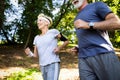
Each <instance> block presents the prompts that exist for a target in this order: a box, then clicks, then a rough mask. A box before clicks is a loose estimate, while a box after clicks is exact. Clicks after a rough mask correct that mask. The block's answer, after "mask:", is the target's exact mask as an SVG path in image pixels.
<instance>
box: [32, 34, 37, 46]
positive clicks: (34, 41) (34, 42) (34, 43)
mask: <svg viewBox="0 0 120 80" xmlns="http://www.w3.org/2000/svg"><path fill="white" fill-rule="evenodd" d="M36 38H37V36H35V38H34V40H33V45H36Z"/></svg>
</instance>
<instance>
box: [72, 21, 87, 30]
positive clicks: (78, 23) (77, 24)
mask: <svg viewBox="0 0 120 80" xmlns="http://www.w3.org/2000/svg"><path fill="white" fill-rule="evenodd" d="M74 26H75V28H78V29H89V25H88V22H85V21H83V20H81V19H78V20H76V21H75V22H74Z"/></svg>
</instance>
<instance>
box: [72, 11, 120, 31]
mask: <svg viewBox="0 0 120 80" xmlns="http://www.w3.org/2000/svg"><path fill="white" fill-rule="evenodd" d="M89 23H90V22H85V21H83V20H81V19H78V20H76V21H75V22H74V26H75V27H76V28H78V29H90V26H89ZM93 29H98V30H117V29H120V18H119V17H118V16H117V15H115V14H114V13H109V14H108V15H107V16H106V17H105V20H104V21H100V22H94V26H93Z"/></svg>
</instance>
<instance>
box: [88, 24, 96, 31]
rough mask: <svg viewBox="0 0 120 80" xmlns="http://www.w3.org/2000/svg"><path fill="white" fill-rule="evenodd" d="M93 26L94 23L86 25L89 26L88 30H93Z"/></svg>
mask: <svg viewBox="0 0 120 80" xmlns="http://www.w3.org/2000/svg"><path fill="white" fill-rule="evenodd" d="M94 25H95V23H94V22H89V23H88V26H89V29H91V30H92V29H94Z"/></svg>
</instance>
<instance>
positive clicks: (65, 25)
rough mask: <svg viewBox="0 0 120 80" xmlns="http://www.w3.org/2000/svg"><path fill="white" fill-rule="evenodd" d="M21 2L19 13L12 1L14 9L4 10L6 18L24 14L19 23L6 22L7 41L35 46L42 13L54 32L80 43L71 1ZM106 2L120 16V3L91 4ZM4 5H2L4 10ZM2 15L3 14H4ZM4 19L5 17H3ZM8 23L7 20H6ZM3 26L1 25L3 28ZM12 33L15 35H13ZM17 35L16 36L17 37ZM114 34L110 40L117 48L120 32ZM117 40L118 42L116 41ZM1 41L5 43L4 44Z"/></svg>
mask: <svg viewBox="0 0 120 80" xmlns="http://www.w3.org/2000/svg"><path fill="white" fill-rule="evenodd" d="M55 1H56V0H18V8H19V9H18V10H15V9H14V8H13V7H14V6H13V5H12V4H10V1H9V0H8V1H5V0H4V2H5V3H7V4H9V5H10V6H8V7H4V11H3V12H5V13H6V15H10V14H11V13H12V14H14V15H16V14H17V12H18V11H21V13H20V14H19V15H17V16H19V17H20V16H21V17H20V18H19V19H17V18H16V19H14V21H12V22H7V21H5V20H3V23H6V24H4V26H3V28H2V30H1V34H0V35H1V36H2V39H3V41H5V42H8V43H13V44H14V43H22V44H24V45H25V46H32V45H31V44H32V43H33V39H34V37H35V35H37V34H39V33H40V32H39V31H38V28H37V24H36V19H37V15H38V14H39V13H44V14H46V15H48V16H50V17H52V19H53V25H52V27H51V28H56V29H58V30H59V31H60V32H61V33H63V35H65V36H66V37H67V38H68V39H69V40H70V41H71V43H77V39H76V35H75V30H74V27H73V20H74V17H75V15H76V13H77V11H76V10H74V8H73V6H72V5H71V2H70V0H57V1H56V2H55ZM95 1H103V2H105V3H106V4H108V5H109V6H110V8H111V9H112V11H113V12H114V13H115V14H117V15H118V16H120V14H119V13H120V0H89V2H95ZM2 5H3V4H1V6H2ZM0 13H1V12H0ZM1 14H2V15H3V13H1ZM4 19H5V18H4ZM1 24H2V23H0V25H1ZM11 32H12V33H11ZM13 32H14V33H13ZM109 33H110V39H111V41H112V43H114V44H113V45H114V46H115V47H120V46H119V44H120V41H119V36H120V32H119V31H115V32H114V33H115V34H114V35H113V34H112V33H113V32H112V33H111V32H109ZM113 37H114V38H113ZM3 41H1V42H3Z"/></svg>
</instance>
